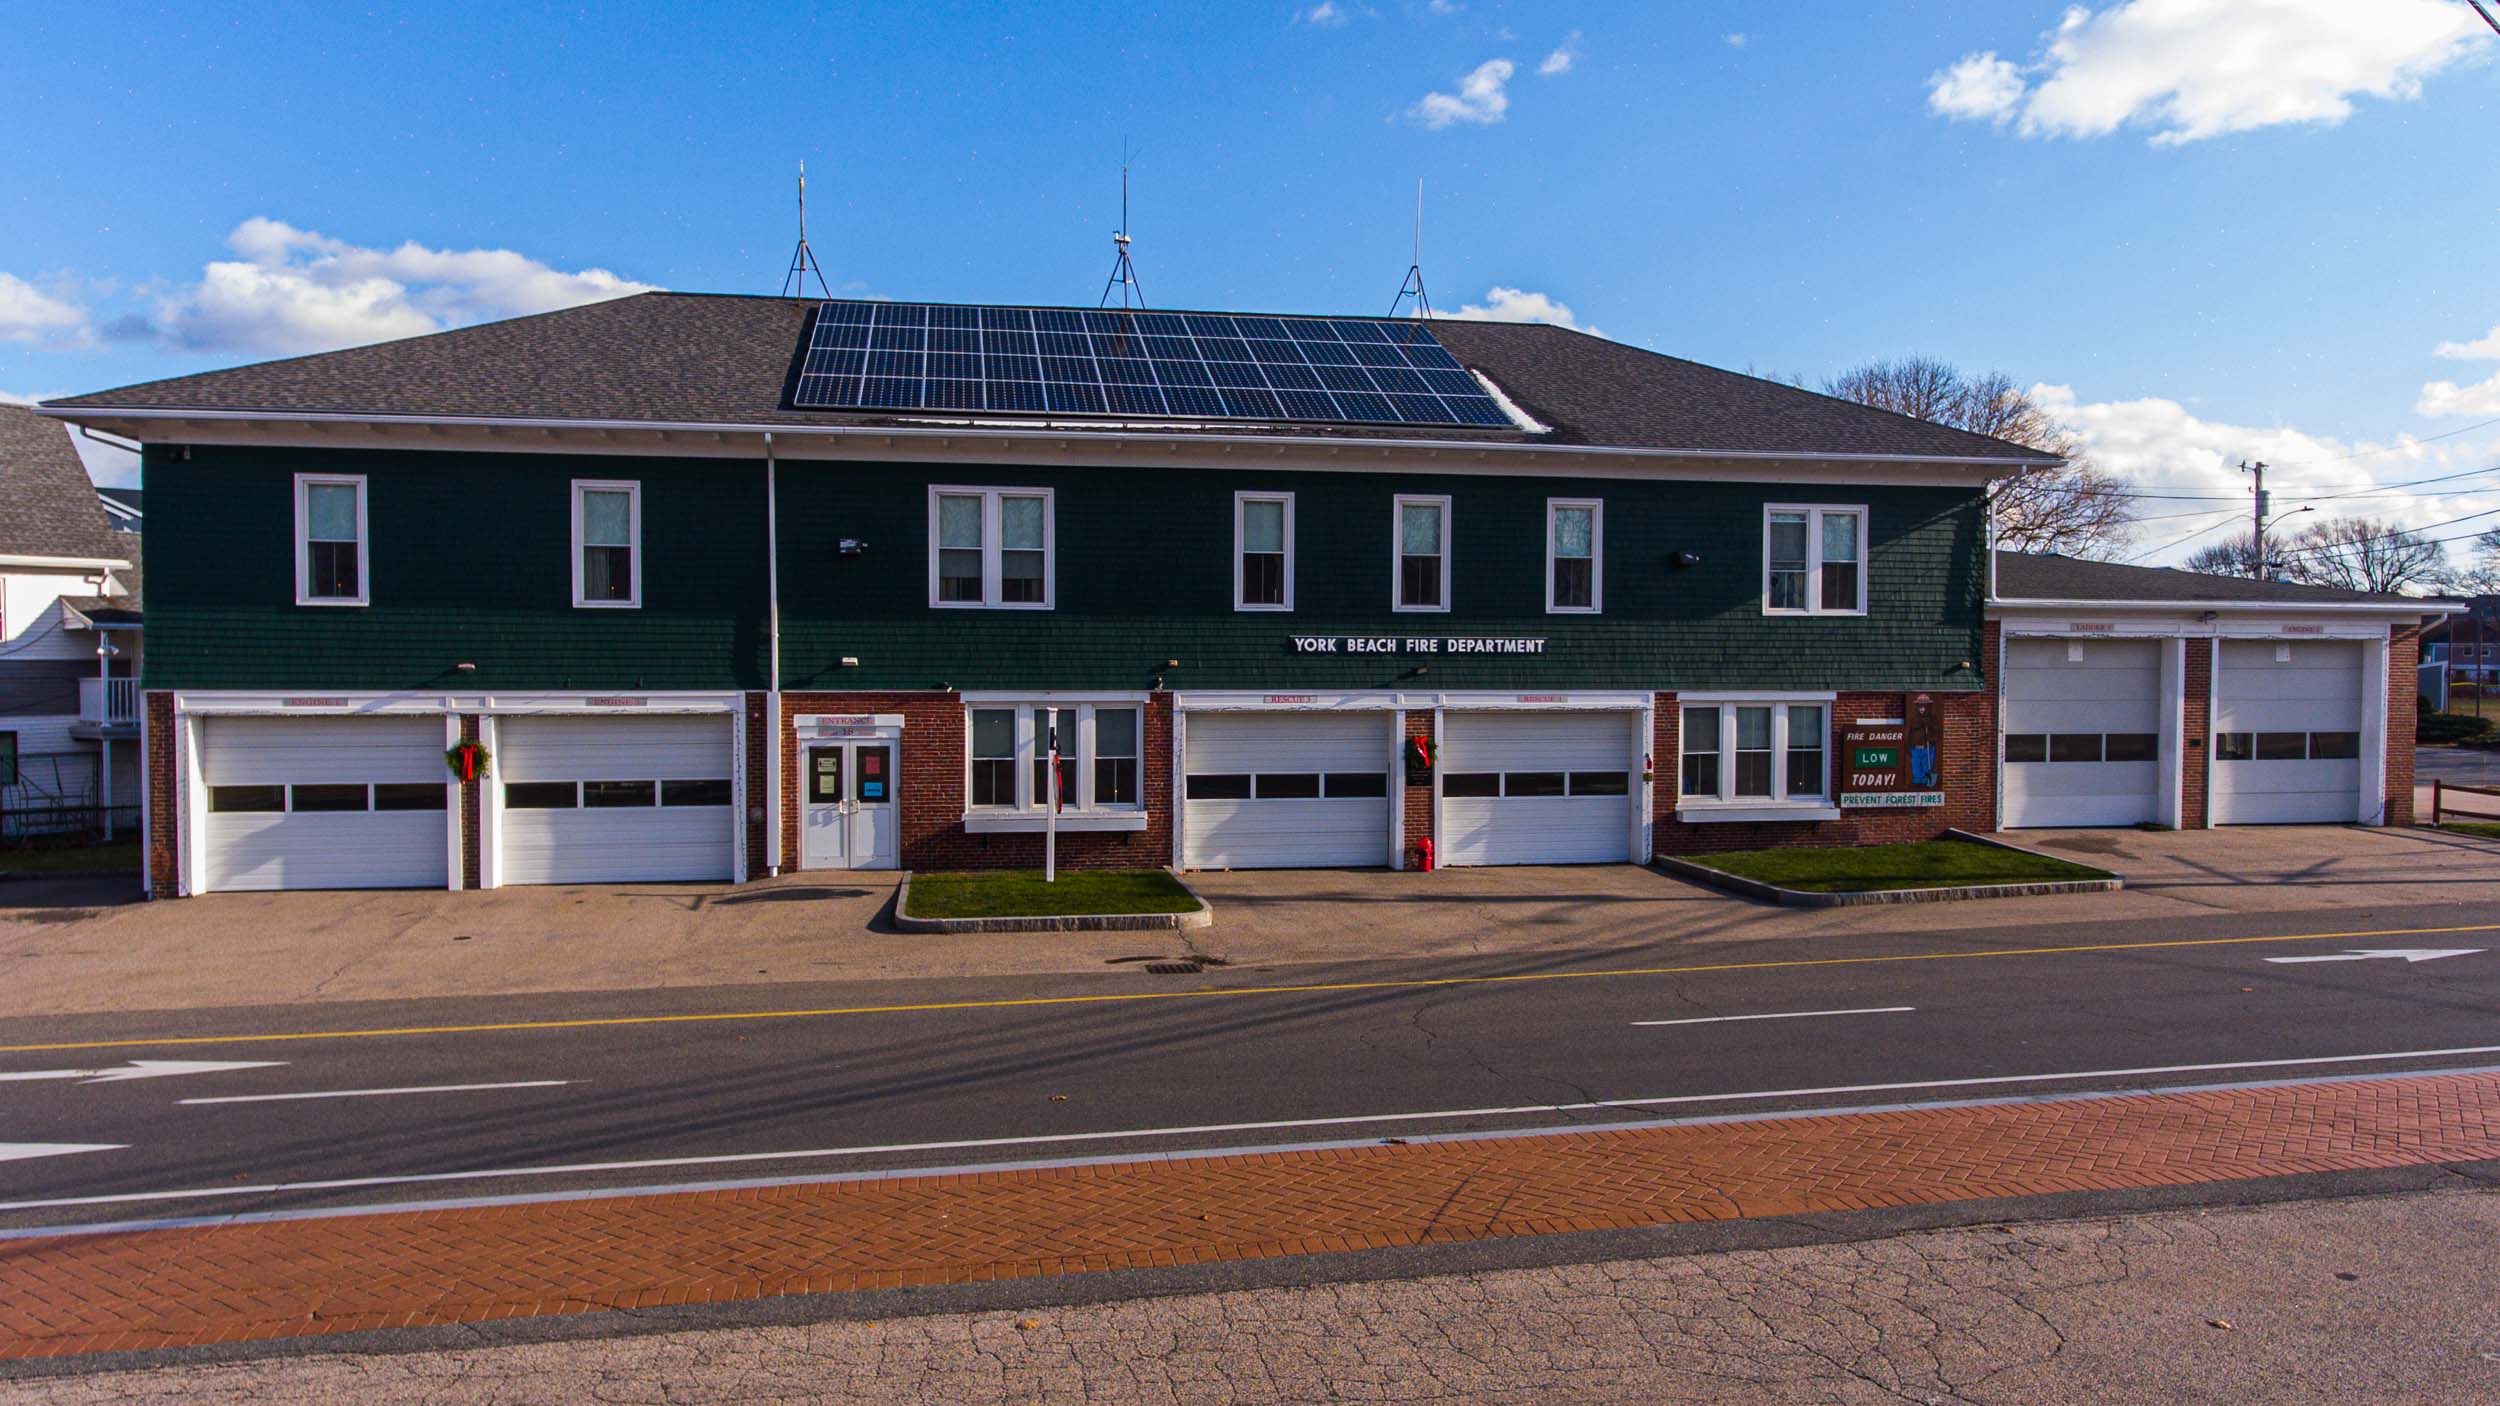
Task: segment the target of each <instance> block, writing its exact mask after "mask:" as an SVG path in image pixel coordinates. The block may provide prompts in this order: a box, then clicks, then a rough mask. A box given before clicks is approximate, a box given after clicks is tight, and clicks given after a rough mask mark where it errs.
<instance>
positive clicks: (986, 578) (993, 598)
mask: <svg viewBox="0 0 2500 1406" xmlns="http://www.w3.org/2000/svg"><path fill="white" fill-rule="evenodd" d="M1005 519H1006V513H1005V512H1004V511H1002V510H1001V509H1000V508H999V505H998V495H997V494H995V493H984V494H982V495H981V604H983V605H996V604H998V600H999V596H998V582H999V577H1000V576H1001V575H1002V574H1003V573H1002V572H1001V570H1000V565H1001V559H1000V556H999V552H1000V547H999V545H998V533H999V529H1000V528H1001V527H1003V526H1005ZM1027 711H1028V712H1029V711H1030V710H1027Z"/></svg>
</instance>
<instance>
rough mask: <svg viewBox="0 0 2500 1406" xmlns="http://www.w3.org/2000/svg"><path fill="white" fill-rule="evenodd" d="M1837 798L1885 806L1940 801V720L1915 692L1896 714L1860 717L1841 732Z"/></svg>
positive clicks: (1931, 702) (1849, 802) (1928, 700)
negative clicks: (1893, 716) (1896, 716)
mask: <svg viewBox="0 0 2500 1406" xmlns="http://www.w3.org/2000/svg"><path fill="white" fill-rule="evenodd" d="M1840 746H1841V762H1842V764H1843V766H1844V767H1845V770H1844V771H1843V773H1842V778H1841V781H1842V784H1841V794H1840V803H1841V804H1842V805H1843V806H1848V807H1852V808H1857V809H1871V810H1884V809H1894V808H1901V807H1910V806H1940V805H1943V804H1944V783H1943V772H1942V770H1941V768H1942V765H1943V758H1944V724H1943V720H1942V719H1940V718H1938V717H1937V716H1936V704H1935V700H1933V699H1931V698H1929V697H1928V696H1927V695H1926V694H1923V693H1922V694H1920V695H1918V696H1917V697H1916V698H1913V699H1911V700H1910V705H1909V706H1908V707H1907V708H1905V709H1903V710H1902V715H1901V716H1900V717H1898V718H1860V719H1859V720H1858V722H1857V725H1856V726H1854V727H1850V728H1847V729H1845V730H1843V731H1842V733H1841V734H1840Z"/></svg>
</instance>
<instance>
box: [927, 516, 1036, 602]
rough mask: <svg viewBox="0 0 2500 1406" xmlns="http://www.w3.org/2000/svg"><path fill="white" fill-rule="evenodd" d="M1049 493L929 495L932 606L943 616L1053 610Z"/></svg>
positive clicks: (930, 595) (930, 590)
mask: <svg viewBox="0 0 2500 1406" xmlns="http://www.w3.org/2000/svg"><path fill="white" fill-rule="evenodd" d="M1053 526H1054V524H1053V518H1052V512H1051V491H1050V490H1049V489H1047V488H945V487H931V488H930V490H929V604H930V605H932V606H938V607H944V608H947V609H955V610H960V609H998V610H1048V609H1050V608H1051V599H1052V591H1051V582H1052V575H1053V573H1052V565H1053V563H1052V547H1051V543H1052V535H1053Z"/></svg>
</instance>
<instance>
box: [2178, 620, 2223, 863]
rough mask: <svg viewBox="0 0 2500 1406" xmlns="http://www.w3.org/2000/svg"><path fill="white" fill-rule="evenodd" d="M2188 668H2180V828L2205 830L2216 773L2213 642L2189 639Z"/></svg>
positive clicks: (2187, 644) (2187, 650) (2187, 648)
mask: <svg viewBox="0 0 2500 1406" xmlns="http://www.w3.org/2000/svg"><path fill="white" fill-rule="evenodd" d="M2181 647H2182V648H2183V649H2185V650H2186V664H2185V667H2183V668H2182V669H2180V671H2179V695H2180V696H2179V707H2180V718H2179V745H2180V748H2181V751H2180V762H2179V768H2180V770H2179V828H2180V829H2182V830H2203V829H2206V828H2207V827H2208V825H2209V823H2210V822H2209V821H2208V820H2207V815H2208V811H2207V809H2206V804H2205V795H2206V783H2207V782H2208V781H2209V780H2210V779H2211V778H2212V776H2213V747H2214V738H2213V732H2214V647H2215V646H2214V642H2213V641H2212V640H2189V641H2187V642H2186V643H2185V644H2184V645H2182V646H2181Z"/></svg>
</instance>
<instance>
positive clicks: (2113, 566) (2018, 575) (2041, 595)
mask: <svg viewBox="0 0 2500 1406" xmlns="http://www.w3.org/2000/svg"><path fill="white" fill-rule="evenodd" d="M1997 596H1998V598H1999V599H2001V600H2004V601H2007V602H2009V603H2015V602H2019V601H2023V600H2092V601H2118V602H2134V601H2187V602H2191V603H2193V602H2198V601H2261V602H2280V603H2282V604H2285V605H2299V604H2302V603H2308V604H2314V605H2335V604H2342V605H2423V606H2429V605H2436V604H2437V602H2436V601H2430V600H2425V599H2424V598H2422V597H2419V596H2397V595H2378V594H2374V593H2372V592H2369V591H2346V590H2341V589H2338V588H2336V587H2334V586H2301V585H2294V584H2292V583H2291V582H2288V581H2258V580H2252V579H2250V578H2249V577H2245V576H2209V575H2207V574H2205V573H2204V572H2201V571H2180V570H2176V569H2174V568H2171V567H2165V566H2121V565H2119V564H2118V563H2116V562H2110V561H2087V560H2085V559H2083V558H2081V557H2061V556H2052V555H2045V554H2043V555H2034V554H2032V553H2029V552H1999V553H1997Z"/></svg>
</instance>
